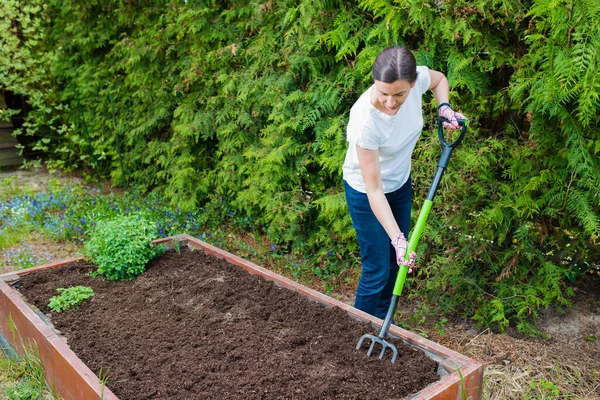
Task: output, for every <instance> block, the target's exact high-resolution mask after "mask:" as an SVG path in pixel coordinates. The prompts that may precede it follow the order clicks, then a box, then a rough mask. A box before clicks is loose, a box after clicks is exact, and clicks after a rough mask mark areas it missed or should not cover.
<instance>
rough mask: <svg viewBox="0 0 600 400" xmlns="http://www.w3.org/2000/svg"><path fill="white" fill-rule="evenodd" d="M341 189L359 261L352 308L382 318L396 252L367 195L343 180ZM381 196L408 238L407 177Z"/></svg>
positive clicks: (409, 192) (394, 271)
mask: <svg viewBox="0 0 600 400" xmlns="http://www.w3.org/2000/svg"><path fill="white" fill-rule="evenodd" d="M344 189H345V191H346V202H347V203H348V209H349V210H350V217H352V225H353V226H354V229H355V230H356V237H357V238H358V245H359V246H360V257H361V260H362V274H361V277H360V281H359V283H358V288H357V289H356V299H355V301H354V307H356V308H358V309H359V310H362V311H365V312H367V313H369V314H371V315H374V316H376V317H378V318H381V319H384V318H385V316H386V314H387V311H388V308H389V305H390V300H391V298H392V291H393V290H394V284H395V283H396V276H397V275H398V264H397V263H396V252H395V250H394V247H393V246H392V244H391V243H390V238H389V237H388V235H387V233H386V232H385V230H384V229H383V226H382V225H381V224H380V223H379V221H378V220H377V218H376V217H375V214H373V211H372V210H371V206H370V205H369V199H368V198H367V195H366V194H365V193H361V192H359V191H357V190H354V189H352V188H351V187H350V185H348V183H347V182H346V181H344ZM385 197H386V198H387V200H388V203H389V204H390V208H391V209H392V213H393V214H394V218H395V219H396V222H397V223H398V226H399V228H400V230H401V231H402V233H404V236H406V237H408V229H409V227H410V208H411V203H412V184H411V180H410V178H408V181H407V182H406V183H405V184H404V185H403V186H402V187H401V188H400V189H398V190H396V191H395V192H391V193H386V194H385Z"/></svg>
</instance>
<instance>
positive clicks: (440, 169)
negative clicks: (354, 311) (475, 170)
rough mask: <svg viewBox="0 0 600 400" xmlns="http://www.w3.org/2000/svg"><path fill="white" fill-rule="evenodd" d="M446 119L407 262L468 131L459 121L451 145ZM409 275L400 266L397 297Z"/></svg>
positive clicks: (443, 120)
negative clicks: (439, 152) (439, 147)
mask: <svg viewBox="0 0 600 400" xmlns="http://www.w3.org/2000/svg"><path fill="white" fill-rule="evenodd" d="M447 121H448V120H446V118H443V117H440V118H439V119H438V137H439V139H440V143H441V144H442V155H441V156H440V160H439V162H438V165H437V170H436V173H435V176H434V178H433V182H432V183H431V187H430V188H429V193H428V194H427V199H426V200H425V202H424V203H423V206H422V207H421V211H420V212H419V218H418V219H417V224H416V225H415V227H414V229H413V231H412V232H411V234H410V237H409V240H408V248H407V249H406V256H405V257H406V260H407V261H408V260H409V256H410V254H411V253H412V252H413V251H415V250H416V249H417V244H419V239H420V238H421V235H422V234H423V230H424V229H425V222H426V221H427V217H428V216H429V212H430V211H431V207H432V205H433V198H434V197H435V193H436V192H437V188H438V186H439V184H440V181H441V180H442V176H443V175H444V171H445V170H446V167H447V166H448V162H449V161H450V156H451V155H452V150H454V149H455V148H456V146H458V145H459V144H460V142H461V141H462V139H463V137H464V136H465V132H466V131H467V126H468V121H467V120H459V121H458V122H459V124H460V125H461V131H460V134H459V136H458V138H457V139H456V140H455V141H454V142H451V143H448V142H447V141H446V140H445V139H444V132H443V129H442V126H443V125H442V124H443V122H447ZM407 273H408V267H407V266H406V265H400V269H399V270H398V277H397V278H396V284H395V285H394V290H393V292H392V293H393V294H394V295H396V296H400V295H401V294H402V288H403V287H404V282H405V281H406V274H407Z"/></svg>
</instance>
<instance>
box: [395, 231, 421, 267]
mask: <svg viewBox="0 0 600 400" xmlns="http://www.w3.org/2000/svg"><path fill="white" fill-rule="evenodd" d="M392 246H394V249H396V262H397V263H398V265H405V266H407V267H408V272H412V269H413V267H414V266H415V259H416V258H417V253H415V252H414V251H413V252H412V253H410V255H409V260H406V258H405V256H406V249H407V248H408V242H407V241H406V238H405V237H404V234H403V233H402V232H400V234H399V235H398V237H396V238H395V239H393V240H392Z"/></svg>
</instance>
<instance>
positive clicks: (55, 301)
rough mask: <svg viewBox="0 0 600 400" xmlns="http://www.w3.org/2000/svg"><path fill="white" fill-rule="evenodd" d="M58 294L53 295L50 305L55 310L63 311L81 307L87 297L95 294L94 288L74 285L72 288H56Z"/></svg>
mask: <svg viewBox="0 0 600 400" xmlns="http://www.w3.org/2000/svg"><path fill="white" fill-rule="evenodd" d="M56 291H57V292H58V293H60V294H59V295H58V296H52V298H51V299H50V302H49V303H48V307H49V308H50V309H51V310H52V311H54V312H57V313H59V312H63V311H66V310H72V309H74V308H79V306H80V305H81V303H83V301H84V300H85V299H89V298H90V297H92V296H93V295H94V290H93V289H92V288H89V287H86V286H73V287H70V288H66V289H65V288H58V289H56Z"/></svg>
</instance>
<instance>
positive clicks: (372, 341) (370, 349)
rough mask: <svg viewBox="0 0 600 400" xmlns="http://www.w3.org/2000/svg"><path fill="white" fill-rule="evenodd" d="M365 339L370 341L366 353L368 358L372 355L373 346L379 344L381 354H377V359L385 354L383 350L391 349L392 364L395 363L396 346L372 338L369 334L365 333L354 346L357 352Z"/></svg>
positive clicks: (380, 339)
mask: <svg viewBox="0 0 600 400" xmlns="http://www.w3.org/2000/svg"><path fill="white" fill-rule="evenodd" d="M365 339H371V346H369V351H368V352H367V356H368V357H370V356H371V353H373V349H374V348H375V344H376V343H379V344H381V352H380V353H379V359H382V358H383V356H384V354H385V350H386V349H387V348H390V349H392V363H395V362H396V358H397V357H398V350H397V349H396V346H394V345H393V344H391V343H390V342H388V341H387V340H385V339H382V338H380V337H376V336H373V335H371V334H369V333H366V334H364V335H362V336H361V338H360V340H359V341H358V344H357V345H356V349H357V350H359V349H360V347H361V346H362V343H363V341H364V340H365Z"/></svg>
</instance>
